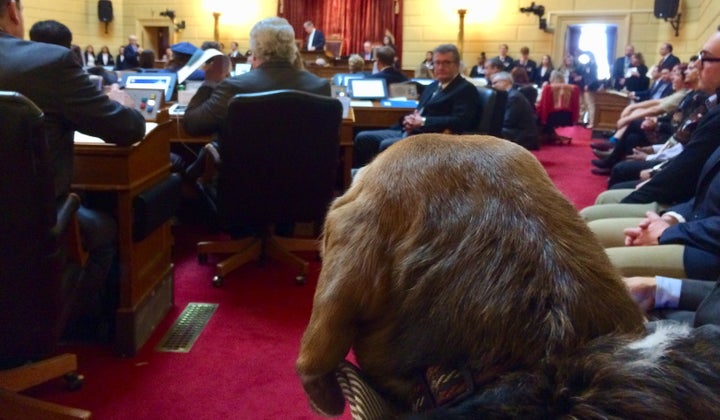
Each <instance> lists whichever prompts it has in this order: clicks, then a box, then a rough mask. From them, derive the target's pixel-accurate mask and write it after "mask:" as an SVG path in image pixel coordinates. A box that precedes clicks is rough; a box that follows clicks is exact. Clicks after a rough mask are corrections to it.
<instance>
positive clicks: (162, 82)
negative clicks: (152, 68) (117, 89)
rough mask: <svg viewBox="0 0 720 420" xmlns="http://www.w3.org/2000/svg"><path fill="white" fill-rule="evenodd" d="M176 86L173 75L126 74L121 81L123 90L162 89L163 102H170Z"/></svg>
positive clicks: (174, 75) (175, 76)
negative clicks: (163, 93) (163, 94)
mask: <svg viewBox="0 0 720 420" xmlns="http://www.w3.org/2000/svg"><path fill="white" fill-rule="evenodd" d="M176 84H177V75H176V74H175V73H142V72H140V73H126V74H124V75H123V79H122V86H124V87H125V89H162V90H163V91H164V92H165V102H169V101H172V97H173V93H174V92H175V85H176Z"/></svg>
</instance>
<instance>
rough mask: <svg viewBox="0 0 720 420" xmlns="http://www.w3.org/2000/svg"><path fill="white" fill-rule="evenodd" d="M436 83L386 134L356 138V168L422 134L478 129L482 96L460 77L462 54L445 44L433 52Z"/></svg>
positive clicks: (370, 133) (364, 133)
mask: <svg viewBox="0 0 720 420" xmlns="http://www.w3.org/2000/svg"><path fill="white" fill-rule="evenodd" d="M433 65H434V71H433V73H434V75H435V81H434V82H433V83H431V84H430V85H428V86H427V87H426V88H425V90H424V91H423V94H422V96H420V100H419V101H418V106H417V108H416V109H415V111H414V112H413V113H411V114H408V115H406V116H405V117H404V118H403V121H402V123H398V124H396V125H394V126H393V127H390V128H389V129H386V130H368V131H361V132H360V133H358V135H357V136H356V137H355V145H354V150H355V156H354V163H353V167H355V168H359V167H361V166H365V165H366V164H367V163H368V162H370V160H372V158H374V157H375V155H377V154H378V153H380V152H382V151H383V150H385V149H386V148H388V147H390V146H391V145H392V144H394V143H396V142H398V141H400V140H402V139H404V138H405V137H407V136H409V135H412V134H418V133H441V132H443V131H446V130H447V131H450V132H453V133H458V134H459V133H464V132H468V131H472V130H474V129H475V128H476V127H477V121H478V114H479V110H480V95H479V94H478V92H477V88H475V86H474V85H473V84H472V83H470V82H468V81H467V80H465V78H463V77H462V75H461V74H460V53H459V52H458V49H457V47H456V46H454V45H452V44H443V45H440V46H438V47H437V48H435V50H434V51H433Z"/></svg>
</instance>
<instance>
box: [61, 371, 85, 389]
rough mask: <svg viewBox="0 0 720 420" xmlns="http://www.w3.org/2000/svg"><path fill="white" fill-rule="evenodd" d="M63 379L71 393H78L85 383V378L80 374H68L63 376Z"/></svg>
mask: <svg viewBox="0 0 720 420" xmlns="http://www.w3.org/2000/svg"><path fill="white" fill-rule="evenodd" d="M63 379H65V383H66V384H67V387H68V389H69V390H71V391H77V390H78V389H80V388H82V386H83V384H84V383H85V377H84V376H83V375H81V374H79V373H68V374H66V375H65V376H63Z"/></svg>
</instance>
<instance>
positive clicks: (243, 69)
mask: <svg viewBox="0 0 720 420" xmlns="http://www.w3.org/2000/svg"><path fill="white" fill-rule="evenodd" d="M251 69H252V65H251V64H250V63H237V64H235V76H240V75H241V74H245V73H247V72H249V71H250V70H251Z"/></svg>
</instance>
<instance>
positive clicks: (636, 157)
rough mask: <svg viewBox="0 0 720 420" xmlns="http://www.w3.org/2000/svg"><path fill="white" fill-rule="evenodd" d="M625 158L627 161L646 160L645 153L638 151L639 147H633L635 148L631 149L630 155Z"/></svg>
mask: <svg viewBox="0 0 720 420" xmlns="http://www.w3.org/2000/svg"><path fill="white" fill-rule="evenodd" d="M627 158H628V159H629V160H645V159H646V158H647V153H645V152H644V151H642V150H640V148H639V147H635V148H634V149H633V152H632V154H631V155H628V156H627Z"/></svg>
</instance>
